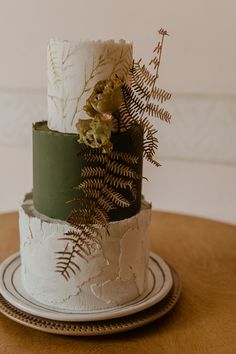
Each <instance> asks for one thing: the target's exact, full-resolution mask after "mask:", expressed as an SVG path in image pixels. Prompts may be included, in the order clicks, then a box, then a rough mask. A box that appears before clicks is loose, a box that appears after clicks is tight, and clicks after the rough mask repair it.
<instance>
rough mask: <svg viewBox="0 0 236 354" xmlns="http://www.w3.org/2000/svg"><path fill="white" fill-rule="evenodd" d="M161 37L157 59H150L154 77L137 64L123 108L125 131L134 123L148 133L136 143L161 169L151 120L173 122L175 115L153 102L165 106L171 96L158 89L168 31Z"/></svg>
mask: <svg viewBox="0 0 236 354" xmlns="http://www.w3.org/2000/svg"><path fill="white" fill-rule="evenodd" d="M159 34H160V35H161V40H160V41H159V42H158V44H157V45H156V47H155V48H154V50H153V53H154V57H153V58H152V59H151V60H150V62H149V65H150V66H152V67H153V69H154V71H155V73H154V74H153V73H152V72H151V71H150V70H149V69H148V68H147V67H146V66H145V65H143V64H142V63H141V59H140V60H139V61H137V62H134V63H133V67H132V69H131V87H128V86H127V85H124V86H123V96H124V101H123V104H122V106H121V108H120V114H121V122H122V124H123V126H124V127H125V129H129V128H130V126H131V125H132V124H134V123H138V124H139V125H140V126H141V127H142V128H143V130H144V140H143V141H141V139H140V141H139V142H136V144H137V149H138V150H139V151H140V150H142V151H143V156H144V157H145V158H146V159H147V160H148V161H149V162H151V163H152V164H154V165H155V166H160V164H159V162H157V161H155V159H154V155H155V152H156V150H157V148H158V140H157V138H156V137H155V135H156V134H157V130H156V129H154V128H153V127H152V124H151V123H149V118H148V117H144V115H146V114H147V115H149V117H156V118H159V119H161V120H162V121H165V122H168V123H169V122H170V119H171V115H170V113H169V112H168V111H166V110H165V109H164V108H162V107H160V105H159V104H156V103H154V102H151V100H157V101H159V102H161V103H163V102H165V101H167V100H169V99H170V98H171V94H170V93H169V92H166V91H165V90H162V89H160V88H158V87H157V86H156V85H157V80H158V78H159V67H160V62H161V55H162V49H163V42H164V37H165V36H166V35H167V31H165V30H164V29H160V31H159Z"/></svg>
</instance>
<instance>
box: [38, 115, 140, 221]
mask: <svg viewBox="0 0 236 354" xmlns="http://www.w3.org/2000/svg"><path fill="white" fill-rule="evenodd" d="M78 139H79V136H78V135H76V134H67V133H60V132H56V131H53V130H50V129H49V128H48V126H47V122H46V121H44V122H38V123H36V124H34V126H33V201H34V206H35V208H36V210H37V211H38V212H40V213H42V214H44V215H46V216H48V217H50V218H55V219H60V220H67V219H68V216H69V214H70V212H71V211H72V210H73V209H78V208H79V203H78V202H76V200H79V199H81V198H83V195H82V191H81V189H79V188H78V186H79V185H80V184H81V183H82V182H84V175H85V174H86V173H87V176H89V167H91V168H96V167H97V168H98V171H100V169H101V168H102V167H104V164H103V163H102V160H101V159H103V158H105V155H104V156H100V158H99V156H98V154H97V153H96V152H95V150H94V153H93V156H92V158H90V161H88V159H86V158H85V154H84V153H83V151H86V150H84V149H86V146H85V145H83V144H80V143H79V142H78ZM140 140H142V130H141V128H140V127H139V126H136V125H135V126H133V127H132V128H130V129H129V130H128V131H126V132H123V133H119V134H118V133H114V134H112V136H111V142H112V144H113V151H114V153H113V155H111V158H109V165H107V167H106V169H107V170H106V175H105V178H106V180H105V179H104V180H103V182H104V185H103V186H102V188H101V186H99V185H98V186H97V187H96V183H95V182H92V184H91V189H96V190H97V191H98V193H101V194H103V196H104V195H105V196H106V195H107V196H108V195H109V193H111V191H112V188H113V189H114V190H115V193H114V195H113V196H112V198H114V200H115V198H118V199H119V196H118V194H117V193H119V192H122V198H121V200H120V201H119V200H117V202H118V203H119V202H120V207H116V208H112V209H111V210H109V211H108V217H109V221H116V220H122V219H125V218H128V217H131V216H133V215H135V214H137V213H138V212H139V210H140V206H141V187H142V151H140V153H139V154H138V155H137V141H140ZM117 152H118V153H122V154H117ZM132 154H133V156H136V157H137V159H136V163H135V164H134V163H132V159H131V156H132ZM91 159H92V161H91ZM121 162H122V165H123V167H122V169H121ZM85 168H87V170H86V173H85V170H84V169H85ZM134 175H135V176H134ZM89 177H91V180H93V181H94V179H96V178H95V177H96V176H95V177H94V176H89ZM134 177H135V178H134ZM121 178H122V181H123V182H124V183H123V184H124V185H123V188H122V190H121V187H122V185H121V184H120V183H119V179H121ZM105 181H106V183H105ZM100 184H101V178H100ZM117 184H118V187H117ZM94 186H95V188H94ZM131 187H132V188H131ZM99 188H100V192H99ZM125 200H127V201H129V203H127V204H125V202H124V201H125Z"/></svg>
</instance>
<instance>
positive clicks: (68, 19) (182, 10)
mask: <svg viewBox="0 0 236 354" xmlns="http://www.w3.org/2000/svg"><path fill="white" fill-rule="evenodd" d="M0 6H1V11H0V40H1V56H0V161H1V174H0V176H1V177H0V211H6V210H13V209H16V208H17V205H18V203H19V200H20V198H21V197H22V195H23V193H24V192H26V191H28V190H29V189H30V188H31V185H32V171H31V147H30V145H31V122H32V121H36V120H40V119H45V118H46V115H47V114H46V111H47V110H46V91H45V90H46V46H47V42H48V39H49V38H51V37H58V38H62V39H72V40H78V39H91V38H92V39H99V38H101V39H108V38H114V39H119V38H126V39H131V40H133V42H134V54H135V56H136V58H139V57H143V59H144V60H146V61H147V60H148V58H149V57H150V55H151V51H152V48H153V46H154V44H155V41H156V38H155V35H156V34H157V30H158V29H159V28H160V27H164V28H167V29H168V31H169V33H170V37H168V39H167V40H166V44H165V50H164V53H163V62H162V66H161V71H160V81H159V84H160V86H161V87H162V88H164V89H167V90H171V91H172V92H173V93H174V97H173V100H172V102H170V103H169V105H168V108H169V110H170V112H171V113H172V115H173V121H172V123H171V125H170V126H168V125H165V124H162V123H161V122H156V124H157V127H158V129H159V141H160V149H159V156H158V157H159V158H160V160H161V162H162V163H163V167H161V168H159V169H156V170H154V169H152V168H151V167H150V166H146V175H147V176H148V177H149V178H150V183H149V184H145V185H144V191H145V193H146V194H147V196H148V197H149V198H150V199H151V200H152V201H153V205H154V207H155V208H159V209H164V210H172V211H177V212H183V213H190V214H195V215H202V216H206V217H212V218H215V219H220V220H225V221H228V222H233V223H236V217H235V215H236V185H235V180H236V139H235V136H236V99H235V98H236V77H235V62H236V46H235V44H234V43H235V35H236V28H235V13H236V2H235V1H234V0H225V1H224V2H221V1H215V0H198V1H195V0H178V1H175V0H172V1H170V0H169V1H168V0H147V1H145V2H141V1H135V0H129V1H125V0H119V1H115V0H113V1H111V0H110V1H109V0H99V1H92V0H87V1H85V0H81V1H78V0H41V1H38V0H21V1H18V2H17V1H15V0H0Z"/></svg>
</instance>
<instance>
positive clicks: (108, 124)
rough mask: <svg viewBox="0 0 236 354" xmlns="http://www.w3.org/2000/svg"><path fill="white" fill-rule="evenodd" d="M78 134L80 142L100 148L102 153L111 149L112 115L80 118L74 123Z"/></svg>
mask: <svg viewBox="0 0 236 354" xmlns="http://www.w3.org/2000/svg"><path fill="white" fill-rule="evenodd" d="M76 127H77V129H78V132H79V136H80V140H79V142H80V143H83V144H85V145H87V146H90V147H92V148H102V149H103V152H104V153H107V152H109V151H110V150H111V149H112V143H111V142H110V138H111V128H112V117H111V116H109V117H108V116H107V115H106V116H105V117H103V116H102V115H101V117H96V118H94V119H80V120H79V122H78V123H77V124H76Z"/></svg>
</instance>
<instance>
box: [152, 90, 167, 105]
mask: <svg viewBox="0 0 236 354" xmlns="http://www.w3.org/2000/svg"><path fill="white" fill-rule="evenodd" d="M152 98H153V99H154V100H158V101H160V102H161V103H163V102H165V101H167V100H170V99H171V93H169V92H167V91H165V90H163V89H160V88H157V87H154V88H153V90H152Z"/></svg>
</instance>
